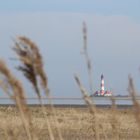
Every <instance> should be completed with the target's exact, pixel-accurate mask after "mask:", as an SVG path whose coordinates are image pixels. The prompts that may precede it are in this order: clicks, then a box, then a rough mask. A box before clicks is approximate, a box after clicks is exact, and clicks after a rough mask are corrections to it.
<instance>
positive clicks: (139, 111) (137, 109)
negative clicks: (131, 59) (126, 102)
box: [128, 76, 140, 131]
mask: <svg viewBox="0 0 140 140" xmlns="http://www.w3.org/2000/svg"><path fill="white" fill-rule="evenodd" d="M128 78H129V86H128V92H129V94H130V96H131V97H132V101H133V105H134V108H133V109H134V115H135V118H136V121H137V124H138V127H139V131H140V106H139V103H138V101H137V99H136V90H135V86H134V83H133V79H132V77H131V76H129V77H128Z"/></svg>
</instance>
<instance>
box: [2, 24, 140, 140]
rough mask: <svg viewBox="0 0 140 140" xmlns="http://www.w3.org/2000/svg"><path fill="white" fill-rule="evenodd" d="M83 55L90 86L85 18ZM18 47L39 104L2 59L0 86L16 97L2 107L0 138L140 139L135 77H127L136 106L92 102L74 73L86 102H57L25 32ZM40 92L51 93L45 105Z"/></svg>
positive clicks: (22, 67) (18, 56) (33, 45)
mask: <svg viewBox="0 0 140 140" xmlns="http://www.w3.org/2000/svg"><path fill="white" fill-rule="evenodd" d="M83 35H84V36H83V37H84V55H85V59H86V63H87V69H88V75H89V85H90V90H91V91H93V87H92V67H91V61H90V59H89V55H88V51H87V29H86V25H85V23H84V29H83ZM13 49H14V51H15V53H16V55H17V59H18V61H19V63H20V65H19V66H18V67H17V69H18V70H19V71H20V72H22V73H23V74H24V76H25V77H26V78H27V80H28V81H29V82H30V83H31V85H32V87H33V88H34V91H35V93H36V95H37V97H38V100H39V102H40V107H29V106H28V104H27V101H26V96H27V94H26V93H25V91H24V88H23V85H22V83H21V82H20V81H19V79H17V78H16V77H15V76H14V75H13V73H11V71H10V70H9V68H8V66H7V65H6V63H5V62H4V61H3V60H0V87H1V89H2V90H3V91H4V93H6V95H7V96H9V97H10V98H11V100H13V101H14V103H15V105H16V106H15V107H12V106H9V107H0V140H90V139H93V140H119V139H121V140H137V139H140V108H139V104H138V102H137V100H136V91H135V88H134V84H133V79H132V78H131V77H129V89H128V91H129V93H130V95H131V96H132V101H133V103H134V107H133V108H131V109H129V110H118V109H117V108H116V105H115V99H114V98H112V99H111V100H112V107H111V108H110V109H99V108H96V106H95V105H94V104H93V102H92V100H91V98H90V97H89V94H88V92H87V90H86V89H85V88H84V86H83V85H82V82H81V81H80V78H79V76H77V75H76V76H75V80H76V82H77V85H78V87H79V89H80V91H81V93H82V96H83V99H84V101H85V103H86V104H87V108H78V109H76V108H55V107H53V105H52V104H51V96H50V93H49V88H48V78H47V75H46V73H45V71H44V68H43V62H42V56H41V54H40V52H39V49H38V47H37V45H36V44H35V43H33V42H32V41H31V40H30V39H28V38H26V37H18V38H17V39H16V40H14V48H13ZM42 95H45V96H46V97H47V98H48V99H49V103H48V104H49V106H48V107H46V106H44V104H43V102H42V98H41V97H42Z"/></svg>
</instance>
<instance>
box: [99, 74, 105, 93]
mask: <svg viewBox="0 0 140 140" xmlns="http://www.w3.org/2000/svg"><path fill="white" fill-rule="evenodd" d="M100 86H101V89H100V95H102V96H103V95H104V94H105V87H104V76H103V74H102V75H101V85H100Z"/></svg>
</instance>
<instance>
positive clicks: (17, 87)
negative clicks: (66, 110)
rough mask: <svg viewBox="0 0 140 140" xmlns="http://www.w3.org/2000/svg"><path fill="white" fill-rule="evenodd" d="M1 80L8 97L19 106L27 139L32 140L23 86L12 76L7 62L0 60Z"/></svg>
mask: <svg viewBox="0 0 140 140" xmlns="http://www.w3.org/2000/svg"><path fill="white" fill-rule="evenodd" d="M0 78H1V81H3V82H1V83H3V84H2V86H1V85H0V86H1V87H2V89H3V90H4V91H5V92H6V93H7V95H8V96H10V98H11V99H13V100H14V102H15V103H16V105H17V106H18V109H19V111H20V115H21V120H22V122H23V126H24V129H25V131H26V134H27V137H28V139H29V140H32V134H31V131H30V126H31V119H30V116H29V110H28V107H27V103H26V99H25V93H24V90H23V87H22V84H21V83H20V81H18V80H17V79H16V78H15V77H14V76H13V75H12V73H11V72H10V70H9V69H8V67H7V66H6V64H5V62H4V61H2V60H0ZM3 87H5V88H3ZM7 88H8V89H7ZM5 89H7V90H5ZM7 91H9V92H7Z"/></svg>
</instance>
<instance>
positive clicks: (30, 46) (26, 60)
mask: <svg viewBox="0 0 140 140" xmlns="http://www.w3.org/2000/svg"><path fill="white" fill-rule="evenodd" d="M18 40H19V42H15V47H14V50H15V52H16V53H17V55H18V57H19V60H20V62H21V63H22V65H21V66H19V67H18V69H19V70H20V71H22V72H23V73H24V75H25V76H26V78H27V79H28V80H29V81H30V82H31V83H32V85H33V87H34V88H35V91H36V93H37V95H38V98H39V100H40V104H41V106H42V112H43V114H44V113H45V109H44V105H43V103H42V100H41V93H40V91H41V90H40V89H39V87H40V86H39V82H38V80H40V84H41V87H42V89H43V91H44V93H45V95H46V97H47V98H48V99H49V104H50V106H51V111H52V113H53V119H54V121H55V124H56V128H57V132H58V135H59V139H60V140H63V138H62V135H61V131H60V129H59V125H58V121H57V118H56V114H55V110H54V107H53V105H52V102H51V97H50V94H49V89H48V79H47V76H46V74H45V72H44V69H43V61H42V56H41V54H40V52H39V49H38V47H37V45H36V44H35V43H33V42H32V41H31V40H30V39H28V38H26V37H19V38H18ZM44 115H45V114H44ZM46 119H47V124H48V130H49V133H50V138H51V139H52V140H53V139H54V136H53V131H52V128H51V125H50V122H49V120H48V118H46Z"/></svg>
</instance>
